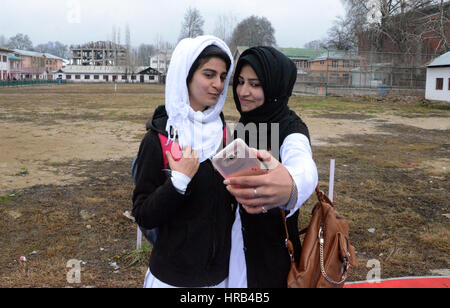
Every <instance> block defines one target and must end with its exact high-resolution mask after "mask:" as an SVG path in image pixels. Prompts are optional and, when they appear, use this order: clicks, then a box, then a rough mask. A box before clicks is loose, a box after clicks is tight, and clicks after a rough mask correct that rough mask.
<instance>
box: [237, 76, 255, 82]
mask: <svg viewBox="0 0 450 308" xmlns="http://www.w3.org/2000/svg"><path fill="white" fill-rule="evenodd" d="M239 78H241V79H245V78H244V77H242V76H239ZM247 80H248V81H259V79H258V78H249V79H247Z"/></svg>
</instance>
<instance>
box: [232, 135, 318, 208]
mask: <svg viewBox="0 0 450 308" xmlns="http://www.w3.org/2000/svg"><path fill="white" fill-rule="evenodd" d="M262 152H266V151H259V154H262ZM266 153H267V152H266ZM260 156H261V155H260ZM280 156H281V159H282V161H283V164H278V165H277V166H276V167H275V168H273V169H272V170H270V171H269V172H268V174H266V175H260V176H245V177H244V176H243V177H236V178H230V179H228V180H226V181H225V182H224V183H225V184H226V185H228V186H227V188H228V190H229V191H230V193H231V194H233V195H234V196H235V197H236V200H237V201H238V202H239V203H241V204H242V205H243V206H244V207H245V208H246V210H247V211H248V212H249V213H252V214H259V213H261V212H262V209H261V207H262V206H264V207H265V209H266V210H269V209H272V208H275V207H279V206H285V205H286V204H287V203H288V201H289V199H290V196H291V192H292V187H293V186H292V184H293V181H294V183H295V185H296V187H297V190H298V194H297V202H296V203H295V205H293V209H294V211H291V212H292V213H293V212H295V210H297V209H298V208H299V207H300V206H301V205H302V204H303V203H304V202H305V201H306V200H307V199H308V198H309V197H310V196H311V194H312V193H313V192H314V189H315V187H316V186H317V182H318V175H317V167H316V165H315V163H314V161H313V159H312V151H311V147H310V145H309V141H308V139H307V138H306V136H304V135H302V134H292V135H289V136H288V137H287V138H286V139H285V140H284V142H283V145H282V146H281V149H280ZM264 160H268V158H267V157H266V158H265V159H264ZM269 160H272V161H273V160H274V158H273V157H270V158H269ZM232 185H233V186H234V187H233V186H232ZM236 185H238V186H239V187H241V188H236ZM255 189H256V192H257V196H256V198H255V196H254V192H255Z"/></svg>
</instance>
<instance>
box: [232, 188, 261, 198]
mask: <svg viewBox="0 0 450 308" xmlns="http://www.w3.org/2000/svg"><path fill="white" fill-rule="evenodd" d="M227 189H228V191H229V192H230V193H231V194H232V195H233V196H235V197H236V198H242V199H257V198H261V197H265V194H264V191H263V190H262V189H261V188H258V187H257V188H253V187H252V188H243V187H233V186H231V185H228V186H227ZM255 190H256V195H255Z"/></svg>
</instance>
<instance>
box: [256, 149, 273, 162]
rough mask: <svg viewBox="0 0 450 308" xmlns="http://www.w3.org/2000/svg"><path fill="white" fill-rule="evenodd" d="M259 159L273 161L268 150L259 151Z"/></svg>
mask: <svg viewBox="0 0 450 308" xmlns="http://www.w3.org/2000/svg"><path fill="white" fill-rule="evenodd" d="M258 158H259V159H261V160H262V161H265V162H269V161H270V160H271V159H272V154H270V152H268V151H266V150H259V151H258Z"/></svg>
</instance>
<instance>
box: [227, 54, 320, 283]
mask: <svg viewBox="0 0 450 308" xmlns="http://www.w3.org/2000/svg"><path fill="white" fill-rule="evenodd" d="M296 78H297V69H296V66H295V64H294V63H293V62H292V61H291V60H290V59H289V58H287V57H286V56H285V55H283V54H282V53H281V52H279V51H278V50H276V49H274V48H272V47H253V48H250V49H248V50H246V51H245V52H244V53H243V54H242V55H241V57H240V58H239V61H238V63H237V67H236V72H235V75H234V80H233V94H234V100H235V103H236V108H237V110H238V111H239V113H240V114H241V118H240V120H239V123H238V124H243V125H248V124H251V123H254V124H256V130H257V131H256V135H257V136H256V137H257V138H256V140H257V142H256V147H257V148H259V149H261V148H264V146H266V145H267V150H269V151H270V152H272V155H270V153H269V152H267V151H258V156H259V157H260V158H262V159H264V160H266V161H267V162H269V161H271V162H272V163H273V161H274V160H275V158H278V157H279V161H280V162H281V163H282V164H281V163H278V164H277V165H276V167H272V168H273V169H272V170H271V171H269V173H268V174H266V175H262V176H253V177H248V176H247V177H239V178H230V179H227V180H226V181H225V184H227V185H228V186H227V188H228V190H229V191H230V192H231V193H232V194H233V195H234V196H235V197H236V200H237V201H238V202H239V203H240V206H239V208H238V210H237V211H236V219H235V222H234V225H233V231H232V233H233V234H232V250H231V257H230V274H229V286H230V287H250V288H266V287H267V288H274V287H275V288H277V287H278V288H282V287H286V285H287V283H286V280H287V275H288V272H289V268H290V257H289V254H288V250H287V248H286V246H285V238H286V235H285V230H284V226H283V222H282V214H281V210H283V211H286V217H288V218H287V225H288V231H289V237H290V239H291V240H292V242H293V244H294V251H295V257H296V261H297V262H298V260H299V258H300V250H301V249H300V248H301V247H300V239H299V236H298V210H299V208H300V206H301V205H302V204H303V203H304V202H305V201H306V200H307V199H308V198H309V197H310V196H311V194H312V193H313V191H314V189H315V187H316V186H317V181H318V179H317V168H316V165H315V163H314V161H313V159H312V151H311V147H310V141H309V132H308V128H307V126H306V125H305V123H304V122H303V121H302V120H301V119H300V118H299V117H298V116H297V114H296V113H295V112H294V111H292V110H290V109H289V107H288V101H289V97H290V96H291V95H292V90H293V87H294V84H295V81H296ZM261 124H263V125H261ZM251 126H253V127H255V126H254V125H253V124H251ZM277 126H278V130H277ZM248 127H250V126H248ZM240 132H241V133H242V130H241V131H240ZM235 137H239V138H242V139H244V140H245V141H246V143H247V144H249V145H250V146H255V145H254V144H250V143H252V142H250V141H251V140H255V138H254V137H255V136H251V133H248V131H247V133H244V134H242V136H239V131H238V130H236V131H235ZM278 154H279V155H278ZM280 209H281V210H280Z"/></svg>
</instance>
